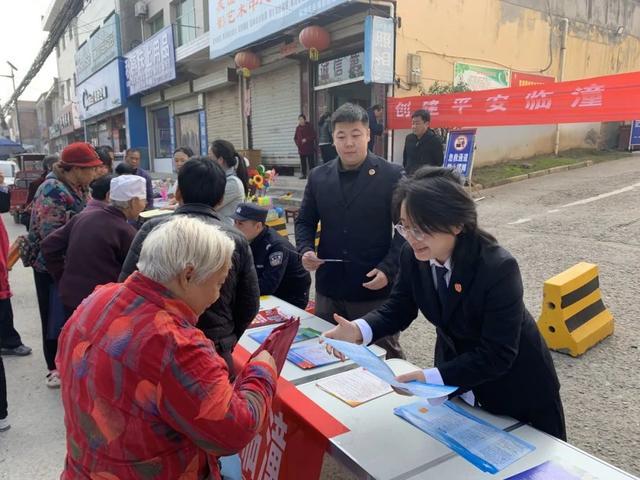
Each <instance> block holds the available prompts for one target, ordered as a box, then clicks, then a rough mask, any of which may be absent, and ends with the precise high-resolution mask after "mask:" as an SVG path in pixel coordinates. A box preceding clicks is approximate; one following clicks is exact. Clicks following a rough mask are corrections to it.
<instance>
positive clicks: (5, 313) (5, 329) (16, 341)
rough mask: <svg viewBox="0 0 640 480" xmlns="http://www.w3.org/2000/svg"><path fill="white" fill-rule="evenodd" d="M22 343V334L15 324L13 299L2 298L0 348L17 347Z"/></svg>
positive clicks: (0, 303) (0, 305) (0, 304)
mask: <svg viewBox="0 0 640 480" xmlns="http://www.w3.org/2000/svg"><path fill="white" fill-rule="evenodd" d="M20 345H22V339H21V338H20V334H19V333H18V332H17V331H16V329H15V328H14V326H13V308H11V299H10V298H5V299H3V300H0V348H16V347H19V346H20Z"/></svg>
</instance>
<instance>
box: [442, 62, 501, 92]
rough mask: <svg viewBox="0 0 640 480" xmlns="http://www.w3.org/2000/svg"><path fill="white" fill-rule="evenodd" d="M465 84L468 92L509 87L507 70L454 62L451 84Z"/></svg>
mask: <svg viewBox="0 0 640 480" xmlns="http://www.w3.org/2000/svg"><path fill="white" fill-rule="evenodd" d="M461 83H463V84H465V85H466V86H467V88H469V90H472V91H477V90H491V89H494V88H506V87H508V86H509V70H508V69H506V68H494V67H485V66H484V65H472V64H470V63H461V62H456V64H455V65H454V67H453V84H454V85H459V84H461Z"/></svg>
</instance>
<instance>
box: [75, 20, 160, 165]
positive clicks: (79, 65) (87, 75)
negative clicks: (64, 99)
mask: <svg viewBox="0 0 640 480" xmlns="http://www.w3.org/2000/svg"><path fill="white" fill-rule="evenodd" d="M119 25H120V22H119V19H118V16H117V14H115V13H114V14H111V15H110V16H109V17H107V18H106V19H105V20H104V23H103V25H102V26H101V27H100V28H99V29H98V30H97V31H96V32H95V33H93V34H92V35H91V37H89V39H88V40H87V41H86V42H85V43H84V44H83V45H81V46H80V48H79V49H78V52H77V53H76V56H75V64H76V79H77V81H78V85H77V86H76V103H77V105H78V113H79V119H80V120H81V121H82V123H83V126H84V137H85V139H86V141H88V142H90V143H92V144H93V145H96V146H97V145H108V146H110V147H111V148H113V150H114V152H115V153H116V156H118V157H121V156H122V155H124V152H125V150H126V149H127V148H130V147H135V148H139V149H140V151H141V153H142V164H143V166H146V162H147V158H148V155H147V150H148V148H147V132H146V125H145V124H144V123H142V124H141V122H140V121H139V119H140V118H141V117H143V110H142V108H141V107H140V103H139V100H138V99H136V98H129V97H128V95H127V91H126V88H125V86H126V79H125V63H124V59H123V58H121V57H120V55H121V52H122V50H121V46H120V31H119Z"/></svg>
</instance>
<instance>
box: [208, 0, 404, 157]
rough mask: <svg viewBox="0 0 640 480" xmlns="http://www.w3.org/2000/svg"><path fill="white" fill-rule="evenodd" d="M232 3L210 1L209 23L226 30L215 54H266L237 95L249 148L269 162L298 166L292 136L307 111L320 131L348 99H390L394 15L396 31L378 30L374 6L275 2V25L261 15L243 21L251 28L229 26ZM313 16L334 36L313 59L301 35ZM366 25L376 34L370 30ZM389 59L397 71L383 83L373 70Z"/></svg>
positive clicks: (367, 103)
mask: <svg viewBox="0 0 640 480" xmlns="http://www.w3.org/2000/svg"><path fill="white" fill-rule="evenodd" d="M230 8H231V7H229V6H224V5H222V4H220V3H218V2H213V3H211V5H210V25H218V26H219V27H220V28H219V31H218V34H219V35H217V36H216V35H212V36H211V44H210V54H211V58H214V59H215V58H219V57H220V56H221V55H229V54H232V53H234V52H243V53H244V52H249V53H250V55H253V56H256V55H257V57H259V66H258V67H257V68H254V69H253V70H252V71H251V72H250V73H251V75H250V78H248V79H247V80H244V81H243V83H244V85H245V87H244V88H243V95H242V96H237V97H239V98H238V101H239V102H242V107H243V108H242V110H243V122H244V125H243V129H244V130H246V131H247V135H246V138H245V140H246V141H245V145H246V146H248V147H249V148H252V149H256V150H260V151H261V157H262V163H264V164H266V165H275V166H297V165H298V164H299V157H298V153H297V148H296V146H295V144H294V141H293V137H294V134H295V129H296V126H297V122H298V116H299V115H300V114H301V113H303V114H305V115H306V116H307V119H308V120H309V121H310V122H311V124H312V126H313V127H314V129H316V130H317V124H318V119H319V117H320V115H322V113H324V112H325V111H334V110H335V109H336V108H337V107H339V106H340V105H342V104H343V103H345V102H354V103H357V104H359V105H361V106H363V107H364V108H369V107H371V106H372V105H375V104H380V105H384V104H385V99H386V97H387V90H388V89H389V88H390V87H388V85H391V84H393V50H394V48H393V45H394V41H395V32H394V27H393V21H392V20H391V19H388V18H387V19H385V20H388V21H390V22H391V26H390V30H387V31H386V33H385V32H381V31H380V29H379V28H378V27H377V26H376V27H375V28H376V29H378V30H377V31H376V32H374V31H373V30H374V29H371V27H367V26H366V25H367V23H368V22H369V20H367V18H369V17H368V14H369V13H370V11H369V9H367V8H366V6H364V5H360V4H353V3H350V2H341V1H337V0H336V1H328V2H313V1H311V0H309V1H300V2H298V3H297V6H296V7H294V8H291V9H289V10H283V9H280V10H279V9H277V8H276V6H274V7H273V9H274V10H273V12H272V13H273V15H271V14H270V15H269V18H270V20H269V21H268V23H269V24H268V25H263V26H262V27H260V28H258V27H259V26H260V22H261V20H260V19H255V18H244V19H243V20H244V21H248V22H249V24H250V25H252V26H253V27H252V28H248V29H247V28H243V25H242V22H240V24H238V22H237V21H236V22H234V24H233V25H232V24H229V23H227V21H228V18H229V15H230V12H229V11H227V10H229V9H230ZM384 11H385V9H384V8H383V7H379V8H377V12H379V13H382V14H384ZM248 16H251V15H248ZM336 17H339V18H340V20H336ZM309 18H313V22H312V26H314V27H319V29H321V30H323V32H324V34H325V35H326V38H327V39H328V40H329V41H328V45H325V46H324V47H323V48H322V49H321V50H320V51H318V52H316V55H317V56H314V58H313V59H311V57H312V55H310V49H309V46H308V45H306V44H305V45H306V46H303V45H301V43H300V42H301V41H303V42H304V40H299V39H298V38H297V37H298V34H299V33H300V32H301V31H302V30H303V29H305V28H306V27H308V26H309V23H308V21H307V20H308V19H309ZM265 21H266V20H265ZM367 28H370V31H369V33H368V34H365V33H366V32H365V30H366V29H367ZM386 28H389V24H388V23H387V24H386ZM283 30H285V31H286V34H284V35H283V33H282V31H283ZM374 33H375V34H374ZM379 33H382V34H381V35H379ZM381 38H384V42H385V45H381V44H379V45H376V48H377V50H378V51H379V52H380V53H378V55H377V56H376V54H375V52H376V48H372V47H374V44H375V42H376V41H377V40H378V41H379V40H380V39H381ZM374 57H375V58H374ZM382 64H387V66H388V67H389V68H388V70H389V72H390V74H389V75H387V77H386V78H385V79H384V80H382V81H381V78H380V76H374V75H372V72H373V71H374V70H376V69H380V66H381V65H382ZM240 66H241V67H242V65H240ZM391 88H392V87H391ZM210 108H211V107H210ZM377 143H378V146H377V149H376V151H378V152H379V153H384V152H385V150H386V145H385V142H384V141H380V142H377Z"/></svg>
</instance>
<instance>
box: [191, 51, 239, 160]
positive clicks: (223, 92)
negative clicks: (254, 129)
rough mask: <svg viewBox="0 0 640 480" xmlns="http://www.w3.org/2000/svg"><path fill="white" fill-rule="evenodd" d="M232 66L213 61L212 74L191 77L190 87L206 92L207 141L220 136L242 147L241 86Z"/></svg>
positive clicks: (225, 61) (237, 146)
mask: <svg viewBox="0 0 640 480" xmlns="http://www.w3.org/2000/svg"><path fill="white" fill-rule="evenodd" d="M231 67H232V65H231V64H230V62H228V61H227V60H224V61H223V62H219V63H217V64H216V63H214V64H213V65H212V73H209V74H207V75H204V76H202V77H200V78H198V79H197V80H194V81H193V87H194V90H196V91H201V92H205V103H206V124H207V137H208V141H209V142H212V141H214V140H217V139H223V140H227V141H229V142H231V143H232V144H233V145H234V146H235V147H236V149H242V148H243V147H244V146H245V145H246V138H245V131H244V128H243V123H242V118H243V114H242V112H243V110H244V106H243V102H242V95H241V88H242V87H241V85H240V83H239V82H238V74H237V73H236V70H235V68H231Z"/></svg>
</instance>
